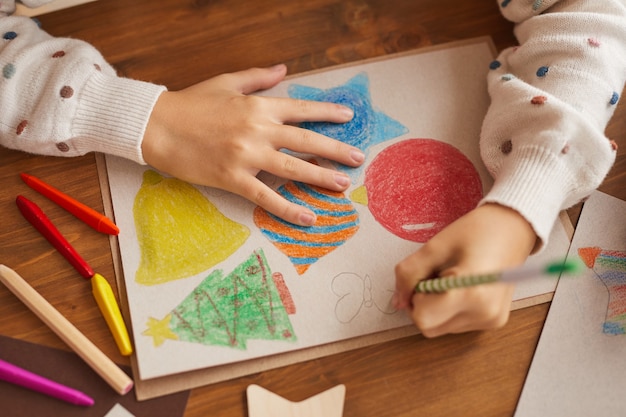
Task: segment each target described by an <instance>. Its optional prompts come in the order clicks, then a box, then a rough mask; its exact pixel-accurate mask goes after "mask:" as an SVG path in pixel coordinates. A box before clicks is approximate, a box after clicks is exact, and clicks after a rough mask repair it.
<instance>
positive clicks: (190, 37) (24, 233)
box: [0, 0, 626, 417]
mask: <svg viewBox="0 0 626 417" xmlns="http://www.w3.org/2000/svg"><path fill="white" fill-rule="evenodd" d="M40 20H41V22H42V24H43V28H44V29H45V30H47V31H48V32H49V33H51V34H53V35H55V36H71V37H74V38H79V39H83V40H85V41H87V42H90V43H92V44H93V45H95V46H96V47H97V48H98V49H99V50H100V51H101V52H102V53H103V55H104V56H105V57H106V59H107V60H108V61H109V62H110V63H112V64H113V65H114V66H115V67H116V68H117V69H118V71H119V73H120V74H121V75H124V76H126V77H131V78H137V79H142V80H147V81H153V82H155V83H162V84H165V85H167V86H168V87H169V88H170V89H172V90H175V89H180V88H183V87H186V86H189V85H191V84H194V83H196V82H199V81H202V80H204V79H206V78H208V77H211V76H213V75H217V74H220V73H223V72H231V71H236V70H241V69H245V68H248V67H252V66H268V65H271V64H274V63H278V62H284V63H286V64H287V65H288V66H289V71H290V73H298V72H302V71H307V70H311V69H316V68H324V67H328V66H332V65H335V64H341V63H345V62H353V61H358V60H360V59H365V58H371V57H376V56H381V55H385V54H390V53H394V52H400V51H407V50H411V49H415V48H421V47H425V46H429V45H435V44H441V43H445V42H449V41H455V40H461V39H467V38H473V37H477V36H484V35H489V36H491V37H492V38H493V40H494V43H495V45H496V47H497V48H498V49H499V50H500V49H502V48H504V47H507V46H510V45H514V44H515V39H514V37H513V34H512V28H513V26H512V24H511V23H509V22H507V21H506V20H504V19H503V18H502V17H501V15H500V13H499V11H498V7H497V2H496V0H471V1H458V0H295V1H290V2H286V1H278V0H254V1H246V0H228V1H227V0H212V1H211V0H186V1H181V0H159V1H150V0H135V1H127V0H98V1H96V2H94V3H89V4H86V5H83V6H78V7H75V8H72V9H68V10H63V11H59V12H55V13H51V14H49V15H44V16H41V17H40ZM607 134H608V136H609V137H610V138H611V139H614V140H615V141H616V142H618V144H620V145H621V148H620V150H619V151H618V161H617V163H616V165H615V167H614V168H613V170H612V171H611V173H610V175H609V178H607V180H606V181H605V183H604V185H603V186H602V187H601V190H602V191H605V192H608V193H610V194H612V195H615V196H617V197H620V198H622V199H626V187H625V186H624V185H626V176H625V174H624V173H625V172H626V170H625V169H624V168H625V167H626V157H625V152H624V150H625V149H626V111H625V110H624V106H623V105H620V106H618V109H617V113H616V115H615V117H614V118H613V121H612V122H611V124H610V126H609V128H608V130H607ZM22 171H26V172H29V173H31V174H33V175H36V176H39V177H42V178H45V179H46V180H48V181H49V182H51V183H53V184H56V185H62V188H63V189H64V190H66V191H67V192H68V193H70V194H72V195H73V196H75V197H77V198H78V199H79V200H81V201H83V202H85V203H86V204H88V205H90V206H92V207H94V208H96V209H98V210H102V209H103V203H102V197H101V193H100V188H99V183H98V177H97V171H96V166H95V159H94V156H93V155H87V156H84V157H80V158H72V159H62V158H52V157H41V156H31V155H27V154H24V153H20V152H14V151H9V150H6V149H0V177H1V181H2V182H1V184H2V192H1V193H0V236H1V242H2V243H0V262H1V263H4V264H6V265H8V266H10V267H12V268H14V269H15V270H16V271H17V272H18V273H20V274H21V275H22V276H24V277H27V278H28V280H29V282H31V283H32V285H33V286H34V287H35V288H36V289H37V290H38V291H39V292H40V293H41V294H42V295H43V296H44V297H45V298H47V299H48V300H49V301H50V302H51V303H52V304H53V305H54V306H56V307H57V308H58V309H59V310H60V311H61V312H62V313H63V314H64V315H65V316H66V317H67V318H68V319H69V320H70V321H72V322H73V323H74V324H75V325H76V326H77V327H78V328H79V329H80V330H81V331H82V332H84V333H85V334H86V335H87V336H88V337H89V338H90V339H92V340H93V341H94V342H95V343H96V345H98V346H100V347H101V348H102V349H103V350H104V352H105V353H106V354H107V355H109V357H111V358H112V359H113V360H114V361H116V362H118V363H120V364H124V363H128V362H127V359H126V358H123V357H121V356H120V355H119V353H118V352H117V349H116V347H115V345H114V343H113V341H112V339H111V337H110V336H109V334H108V332H107V330H106V328H105V327H103V326H102V322H101V321H102V318H101V316H100V315H99V312H98V310H97V308H96V307H95V303H93V300H92V299H91V294H90V289H89V286H88V285H84V283H83V282H81V280H80V279H76V278H77V276H76V273H75V271H74V270H73V269H72V268H71V267H70V266H69V264H68V263H67V262H66V261H65V260H64V259H63V258H62V257H61V256H59V255H58V253H56V252H55V251H54V249H52V247H51V246H50V245H49V244H48V243H47V242H46V241H45V240H44V239H42V238H41V236H39V235H38V233H37V232H36V231H35V230H34V229H33V228H32V227H31V226H30V225H29V224H28V223H27V222H26V221H25V220H24V219H23V218H22V217H21V215H20V214H19V212H18V211H17V210H16V206H15V203H14V199H15V196H16V195H17V194H24V195H26V196H32V197H33V198H35V197H36V194H35V193H34V191H32V190H30V189H28V188H27V187H25V185H24V184H23V183H22V182H21V180H20V179H19V177H18V173H20V172H22ZM38 201H39V202H40V203H41V204H40V205H41V206H42V208H43V209H44V210H45V211H46V212H47V213H48V214H49V216H50V217H51V219H52V221H53V222H54V223H55V224H57V226H58V227H59V228H60V229H61V230H62V231H63V232H64V233H65V234H66V236H67V237H68V240H69V241H70V242H71V243H72V244H73V245H74V246H75V247H76V249H77V250H78V252H79V253H81V254H82V255H83V256H84V257H85V258H86V259H87V260H88V261H89V262H90V263H91V264H92V265H93V267H94V269H95V270H96V271H99V272H100V273H101V274H102V275H104V276H106V277H110V278H112V277H113V276H114V272H113V261H112V256H111V251H110V249H109V242H108V238H107V237H106V236H103V235H101V234H98V233H97V232H94V231H92V230H91V229H90V228H88V227H87V226H85V225H83V224H82V223H80V222H78V221H76V220H75V219H74V218H73V217H72V216H71V215H69V214H67V213H66V212H64V211H63V210H62V209H60V208H58V207H57V206H55V205H54V204H53V203H50V202H48V201H46V200H44V199H41V198H38ZM576 213H577V211H576V210H572V211H571V212H570V215H571V216H572V217H573V218H574V219H575V218H576ZM59 283H63V284H62V285H60V284H59ZM548 307H549V305H548V304H541V305H537V306H534V307H530V308H526V309H523V310H520V311H516V312H513V313H512V316H511V319H510V321H509V323H508V324H507V325H506V327H504V328H503V329H501V330H498V331H491V332H483V333H470V334H463V335H452V336H446V337H441V338H438V339H433V340H428V339H425V338H423V337H422V336H414V337H408V338H405V339H400V340H396V341H393V342H388V343H383V344H379V345H376V346H371V347H367V348H362V349H358V350H355V351H350V352H347V353H342V354H337V355H334V356H330V357H325V358H321V359H317V360H313V361H309V362H305V363H300V364H297V365H292V366H288V367H284V368H281V369H276V370H272V371H268V372H263V373H260V374H255V375H250V376H248V377H243V378H239V379H235V380H232V381H226V382H223V383H218V384H215V385H212V386H207V387H202V388H198V389H194V390H193V391H192V392H191V395H190V399H189V403H188V405H187V411H186V414H185V415H186V416H206V415H211V416H215V417H217V416H246V415H247V411H246V410H247V404H246V398H245V388H246V387H247V386H248V385H249V384H251V383H255V384H259V385H261V386H263V387H265V388H267V389H269V390H272V391H274V392H276V393H277V394H279V395H281V396H283V397H285V398H287V399H289V400H292V401H301V400H303V399H305V398H308V397H310V396H312V395H315V394H317V393H319V392H321V391H324V390H326V389H329V388H331V387H333V386H335V385H337V384H345V385H346V388H347V393H346V403H345V410H344V416H346V417H348V416H359V417H364V416H415V415H423V416H426V415H427V416H431V417H432V416H450V415H462V416H466V417H467V416H482V417H485V416H506V415H512V413H513V411H514V409H515V405H516V402H517V400H518V397H519V394H520V391H521V389H522V386H523V383H524V378H525V376H526V373H527V371H528V368H529V365H530V362H531V360H532V356H533V352H534V349H535V347H536V344H537V340H538V337H539V334H540V332H541V328H542V325H543V323H544V320H545V317H546V314H547V312H548ZM0 317H2V319H1V320H0V334H4V335H8V336H12V337H17V338H21V339H24V340H28V341H31V342H36V343H41V344H45V345H48V346H53V347H58V348H64V349H65V348H66V347H65V345H64V344H63V342H61V341H60V339H58V338H57V337H56V336H55V335H54V334H53V333H52V332H51V331H50V330H49V329H47V328H46V327H45V326H44V325H43V324H42V323H41V322H40V321H39V320H38V319H37V318H36V317H35V316H34V315H33V314H32V313H31V312H30V311H29V310H27V309H26V308H25V307H24V306H23V305H22V304H21V303H20V302H19V301H18V300H17V299H16V298H15V297H14V296H13V295H12V294H10V293H9V292H8V290H7V289H6V288H4V287H0Z"/></svg>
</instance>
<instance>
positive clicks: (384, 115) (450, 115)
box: [106, 42, 569, 380]
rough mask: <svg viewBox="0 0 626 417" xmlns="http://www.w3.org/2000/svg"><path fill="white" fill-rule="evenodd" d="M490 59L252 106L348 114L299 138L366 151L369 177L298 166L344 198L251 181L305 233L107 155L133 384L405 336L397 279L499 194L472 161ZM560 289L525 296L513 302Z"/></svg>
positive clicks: (277, 92)
mask: <svg viewBox="0 0 626 417" xmlns="http://www.w3.org/2000/svg"><path fill="white" fill-rule="evenodd" d="M492 60H493V53H492V49H491V47H490V45H489V44H488V43H487V42H475V43H467V44H462V45H458V46H455V47H454V48H449V49H445V48H442V49H436V50H433V51H429V52H428V53H412V54H406V55H401V56H396V57H394V58H393V59H390V60H382V61H381V60H373V61H368V62H364V63H359V64H358V65H354V66H345V67H340V68H334V69H331V70H326V71H318V72H314V73H309V74H303V75H300V76H298V77H294V78H291V79H287V80H285V81H284V82H282V83H280V84H278V85H277V86H275V87H274V88H272V89H270V90H267V91H263V92H260V93H258V94H259V95H260V96H272V97H281V98H286V97H294V98H298V99H304V100H324V101H334V102H337V103H342V104H345V105H347V106H349V107H351V108H353V109H354V111H355V117H354V118H353V119H352V120H351V121H350V122H347V123H345V124H331V123H323V122H314V123H304V124H302V125H301V126H302V127H304V128H308V129H312V130H314V131H316V132H319V133H322V134H325V135H328V136H330V137H334V138H337V139H340V140H343V141H345V142H348V143H350V144H352V145H354V146H356V147H358V148H359V149H361V150H363V151H364V153H365V154H366V159H365V162H364V164H363V166H362V167H361V168H360V169H353V168H349V167H344V166H335V165H334V164H333V163H332V162H331V161H328V160H325V159H323V158H317V157H316V156H314V155H300V154H297V153H292V155H294V156H297V157H301V158H303V159H304V158H306V159H307V160H309V161H310V162H311V163H316V164H319V165H322V166H326V167H331V168H337V169H341V170H343V171H345V172H346V173H347V174H348V175H349V176H350V178H351V179H352V184H351V185H350V187H349V188H348V189H346V190H345V191H343V192H332V191H328V190H324V189H321V188H319V187H315V186H311V185H306V184H303V183H300V182H296V181H293V180H289V179H282V178H277V177H275V176H273V175H270V174H269V173H266V172H261V173H260V174H259V176H258V178H259V179H260V180H262V181H263V182H265V183H266V184H267V185H268V186H270V187H271V188H272V189H273V190H276V192H277V193H278V194H280V195H281V196H283V197H284V198H286V199H288V200H290V201H293V202H296V203H298V204H303V205H305V206H307V207H309V208H310V209H311V210H313V211H314V212H315V213H316V214H317V218H318V222H317V224H316V225H314V226H312V227H299V226H296V225H292V224H289V223H286V222H284V221H282V220H280V219H278V218H277V217H275V216H272V215H270V214H269V213H267V212H266V211H265V210H262V209H261V208H259V207H257V206H256V205H255V204H253V203H252V202H250V201H247V200H245V199H243V198H241V197H240V196H238V195H235V194H232V193H228V192H224V191H219V190H215V189H211V188H208V187H202V186H195V185H190V184H185V183H183V182H182V181H179V180H175V179H172V178H168V177H167V176H165V175H164V174H160V173H157V172H156V171H153V170H151V169H149V170H147V171H146V168H145V167H143V166H141V165H137V164H134V163H132V162H129V161H125V160H123V159H121V158H116V157H113V156H108V155H107V156H106V164H107V166H106V168H107V174H108V179H109V184H110V190H111V197H112V202H113V209H114V212H115V213H114V214H115V220H116V223H117V225H118V227H119V228H120V230H121V232H120V234H119V237H118V239H119V249H120V250H119V252H120V254H121V266H122V270H123V276H124V279H125V284H126V285H125V286H126V292H127V295H128V305H129V311H130V318H131V325H132V326H130V327H131V328H132V329H133V336H134V342H135V351H136V352H137V355H136V360H137V369H138V370H139V375H140V380H150V379H155V378H160V377H165V376H168V375H173V374H177V373H181V372H188V371H197V370H201V369H207V370H208V372H210V371H217V369H215V368H221V369H225V368H229V365H233V366H242V367H243V364H245V368H246V369H248V364H251V363H257V362H258V363H264V364H265V363H268V362H272V361H274V360H280V358H281V357H282V356H283V355H282V354H283V353H284V354H285V355H284V356H293V355H296V354H298V353H299V352H303V351H304V350H312V349H314V348H317V347H320V346H323V345H329V344H333V343H339V342H343V341H347V340H349V339H354V338H362V337H367V336H370V335H374V334H376V333H381V332H388V331H394V332H395V331H397V330H399V328H401V327H406V326H410V325H411V321H410V319H409V318H408V317H407V316H406V314H401V312H395V311H394V309H393V308H392V307H391V305H390V299H391V297H392V291H393V289H394V287H395V278H394V266H395V265H396V264H397V263H398V262H399V261H401V260H402V259H404V258H406V257H407V256H409V255H410V254H412V253H413V252H415V250H417V249H418V248H419V245H420V244H421V242H424V241H425V240H426V239H428V237H429V236H432V235H433V234H434V233H436V232H437V231H438V230H440V229H441V228H443V227H444V226H445V225H446V224H449V223H450V222H451V221H453V220H454V219H456V218H458V217H459V216H461V215H462V214H464V213H465V212H467V211H468V210H469V209H470V208H471V207H473V206H475V205H476V203H477V202H478V200H479V199H480V198H481V196H482V195H483V191H484V190H486V189H488V188H489V187H490V186H491V183H492V180H491V178H490V176H489V173H488V172H487V170H486V169H485V167H484V166H483V164H482V162H481V158H480V152H479V148H478V138H479V135H480V129H481V125H482V120H483V117H484V114H485V112H486V110H487V107H488V105H489V96H488V94H487V87H486V80H485V73H486V72H487V71H488V66H489V63H490V62H491V61H492ZM458 68H463V71H461V72H459V71H458ZM442 97H443V98H444V99H441V98H442ZM415 138H422V139H415ZM424 138H436V140H435V139H424ZM285 151H286V152H291V151H289V150H285ZM554 233H555V234H554V236H553V237H552V238H551V244H550V246H549V247H547V248H546V250H545V251H543V252H542V253H541V254H539V255H537V256H536V257H534V258H533V260H532V262H542V260H543V259H546V258H554V257H556V256H563V255H564V254H565V253H566V252H567V248H568V245H569V239H568V236H567V234H566V233H565V231H564V228H563V227H562V226H561V227H558V228H555V232H554ZM251 254H253V255H252V256H251ZM555 285H556V284H555V282H554V281H550V282H540V283H532V284H530V285H521V286H519V288H517V289H516V292H515V295H514V297H515V299H516V300H518V299H528V298H531V297H533V296H535V295H538V294H546V293H549V292H551V291H553V290H554V287H555ZM277 358H278V359H277ZM209 368H210V369H209ZM208 372H207V373H208ZM231 374H232V373H229V375H231Z"/></svg>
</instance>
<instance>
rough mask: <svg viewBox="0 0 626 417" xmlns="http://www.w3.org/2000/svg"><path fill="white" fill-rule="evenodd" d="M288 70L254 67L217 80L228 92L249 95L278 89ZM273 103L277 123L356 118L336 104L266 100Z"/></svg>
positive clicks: (350, 111)
mask: <svg viewBox="0 0 626 417" xmlns="http://www.w3.org/2000/svg"><path fill="white" fill-rule="evenodd" d="M286 73H287V67H286V66H285V65H283V64H279V65H275V66H273V67H270V68H250V69H247V70H244V71H239V72H234V73H230V74H222V75H219V76H217V77H215V79H216V80H217V81H215V82H216V83H219V84H220V85H221V86H222V87H223V88H224V89H227V90H233V91H236V92H238V93H240V94H242V95H249V94H252V93H255V92H257V91H260V90H266V89H268V88H272V87H274V86H275V85H276V84H278V83H279V82H280V81H282V80H283V79H284V78H285V75H286ZM264 100H265V101H266V102H268V103H270V106H271V111H272V114H273V115H274V117H275V118H276V120H275V121H276V122H277V123H281V124H282V123H300V122H332V123H345V122H347V121H350V120H351V119H352V117H353V116H354V112H353V111H352V109H350V108H348V107H346V106H342V105H340V104H336V103H323V102H318V101H311V100H298V99H292V98H276V97H264Z"/></svg>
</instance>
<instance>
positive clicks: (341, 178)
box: [335, 174, 350, 187]
mask: <svg viewBox="0 0 626 417" xmlns="http://www.w3.org/2000/svg"><path fill="white" fill-rule="evenodd" d="M335 182H336V183H337V185H340V186H342V187H347V186H348V185H350V178H349V177H348V176H347V175H343V174H335Z"/></svg>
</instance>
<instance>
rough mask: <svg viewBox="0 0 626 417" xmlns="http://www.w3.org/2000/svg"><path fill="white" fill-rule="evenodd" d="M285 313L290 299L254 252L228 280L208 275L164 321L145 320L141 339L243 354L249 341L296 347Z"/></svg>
mask: <svg viewBox="0 0 626 417" xmlns="http://www.w3.org/2000/svg"><path fill="white" fill-rule="evenodd" d="M290 313H291V314H293V313H295V305H294V303H293V300H292V299H291V294H290V293H289V290H288V289H287V287H286V286H285V284H284V281H283V280H282V276H281V274H279V273H276V274H272V272H271V270H270V267H269V264H268V263H267V259H266V258H265V254H264V253H263V251H262V250H260V249H259V250H256V251H254V253H253V254H252V255H250V257H249V258H248V259H247V260H246V261H244V262H243V263H241V264H240V265H239V266H237V267H236V268H235V270H234V271H233V272H231V273H230V274H229V275H227V276H224V274H223V271H222V270H215V271H213V272H212V273H211V274H210V275H209V276H208V277H206V278H205V279H204V280H203V281H202V282H201V283H200V285H198V286H197V287H196V288H195V289H194V290H193V291H192V292H191V293H190V294H189V295H188V296H187V297H186V298H185V299H184V300H183V301H182V302H181V303H180V304H179V305H178V306H177V307H176V308H174V309H173V310H172V311H171V312H170V313H169V314H167V315H166V317H165V318H163V319H161V320H159V319H155V318H152V317H151V318H149V319H148V323H147V326H148V328H147V329H146V330H145V331H144V332H143V333H142V334H143V335H144V336H149V337H152V338H153V343H154V346H160V345H161V344H163V342H165V341H166V340H167V339H172V340H181V341H186V342H192V343H202V344H205V345H217V346H225V347H232V348H238V349H246V346H247V342H248V341H249V340H253V339H254V340H278V341H290V342H293V341H295V340H296V335H295V333H294V330H293V328H292V326H291V322H290V320H289V317H288V314H290Z"/></svg>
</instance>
